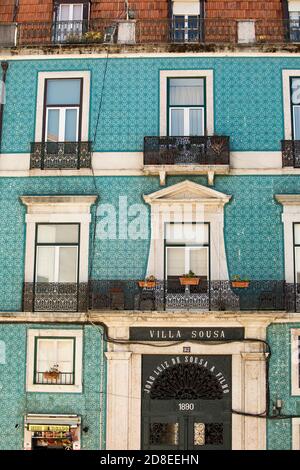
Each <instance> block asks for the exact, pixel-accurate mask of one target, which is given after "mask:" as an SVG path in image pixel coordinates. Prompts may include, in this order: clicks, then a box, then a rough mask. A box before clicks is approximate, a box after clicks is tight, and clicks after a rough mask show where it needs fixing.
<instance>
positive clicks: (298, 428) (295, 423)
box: [292, 10, 300, 450]
mask: <svg viewBox="0 0 300 470" xmlns="http://www.w3.org/2000/svg"><path fill="white" fill-rule="evenodd" d="M299 11H300V10H299ZM292 450H300V418H293V419H292Z"/></svg>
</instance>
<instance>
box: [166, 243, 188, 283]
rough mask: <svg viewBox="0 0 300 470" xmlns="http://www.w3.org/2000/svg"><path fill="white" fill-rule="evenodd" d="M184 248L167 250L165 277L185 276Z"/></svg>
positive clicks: (169, 248)
mask: <svg viewBox="0 0 300 470" xmlns="http://www.w3.org/2000/svg"><path fill="white" fill-rule="evenodd" d="M185 271H186V268H185V248H173V247H168V248H167V275H168V276H182V274H186V272H185Z"/></svg>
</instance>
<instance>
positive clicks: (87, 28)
mask: <svg viewBox="0 0 300 470" xmlns="http://www.w3.org/2000/svg"><path fill="white" fill-rule="evenodd" d="M123 21H124V19H123V20H122V19H120V18H118V19H116V18H111V19H108V18H95V19H90V20H88V21H87V20H83V21H58V22H43V23H41V22H32V23H19V24H18V25H17V35H15V36H16V38H17V45H18V46H27V45H33V46H34V45H36V46H41V45H43V46H44V45H51V44H54V45H55V44H95V43H100V44H101V43H105V44H108V43H117V42H120V43H128V44H129V43H130V44H132V43H135V44H147V43H148V44H183V43H187V44H192V45H193V44H197V43H198V44H205V43H207V44H223V43H224V44H237V43H239V42H242V43H245V42H247V41H248V43H249V44H250V43H254V44H260V43H271V44H274V43H275V44H276V43H277V44H278V43H289V42H290V43H297V42H300V22H299V21H298V20H272V19H264V20H256V21H255V22H254V27H253V30H252V32H251V34H250V36H249V38H248V39H247V37H246V38H245V37H243V35H242V37H239V34H240V28H239V26H240V22H239V21H237V20H235V19H223V18H205V19H201V18H197V17H191V18H190V19H189V20H185V19H183V17H180V16H179V17H175V18H173V19H167V18H166V19H137V20H135V22H134V26H132V27H133V29H132V34H129V35H127V36H126V34H125V35H124V34H123V33H122V28H121V27H120V25H121V24H122V22H123ZM2 24H4V23H2ZM0 27H1V24H0ZM13 27H15V25H12V26H11V28H13ZM4 28H5V29H6V30H7V26H5V27H4ZM241 29H242V28H241ZM250 29H251V28H250ZM123 31H124V30H123ZM0 32H1V28H0ZM13 34H14V33H13V32H12V33H10V32H9V31H4V32H3V41H1V34H0V44H1V45H3V46H9V45H13V41H14V37H13ZM7 38H8V39H9V40H8V39H7Z"/></svg>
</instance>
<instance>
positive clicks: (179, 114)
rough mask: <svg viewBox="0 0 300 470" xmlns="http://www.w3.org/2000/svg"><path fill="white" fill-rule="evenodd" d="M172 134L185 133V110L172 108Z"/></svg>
mask: <svg viewBox="0 0 300 470" xmlns="http://www.w3.org/2000/svg"><path fill="white" fill-rule="evenodd" d="M170 129H171V132H170V134H171V135H174V136H177V135H178V136H180V135H184V110H183V109H172V110H171V128H170Z"/></svg>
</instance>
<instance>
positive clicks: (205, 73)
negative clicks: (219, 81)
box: [160, 70, 214, 136]
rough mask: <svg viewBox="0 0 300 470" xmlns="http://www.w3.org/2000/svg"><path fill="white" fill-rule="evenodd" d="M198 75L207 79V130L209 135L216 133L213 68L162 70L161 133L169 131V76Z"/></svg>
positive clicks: (163, 134) (165, 133)
mask: <svg viewBox="0 0 300 470" xmlns="http://www.w3.org/2000/svg"><path fill="white" fill-rule="evenodd" d="M183 77H197V78H205V80H206V103H205V109H206V130H207V134H208V135H213V134H214V82H213V78H214V72H213V70H161V71H160V135H161V136H165V135H167V134H168V132H167V120H168V119H167V113H168V106H167V96H168V78H183Z"/></svg>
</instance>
